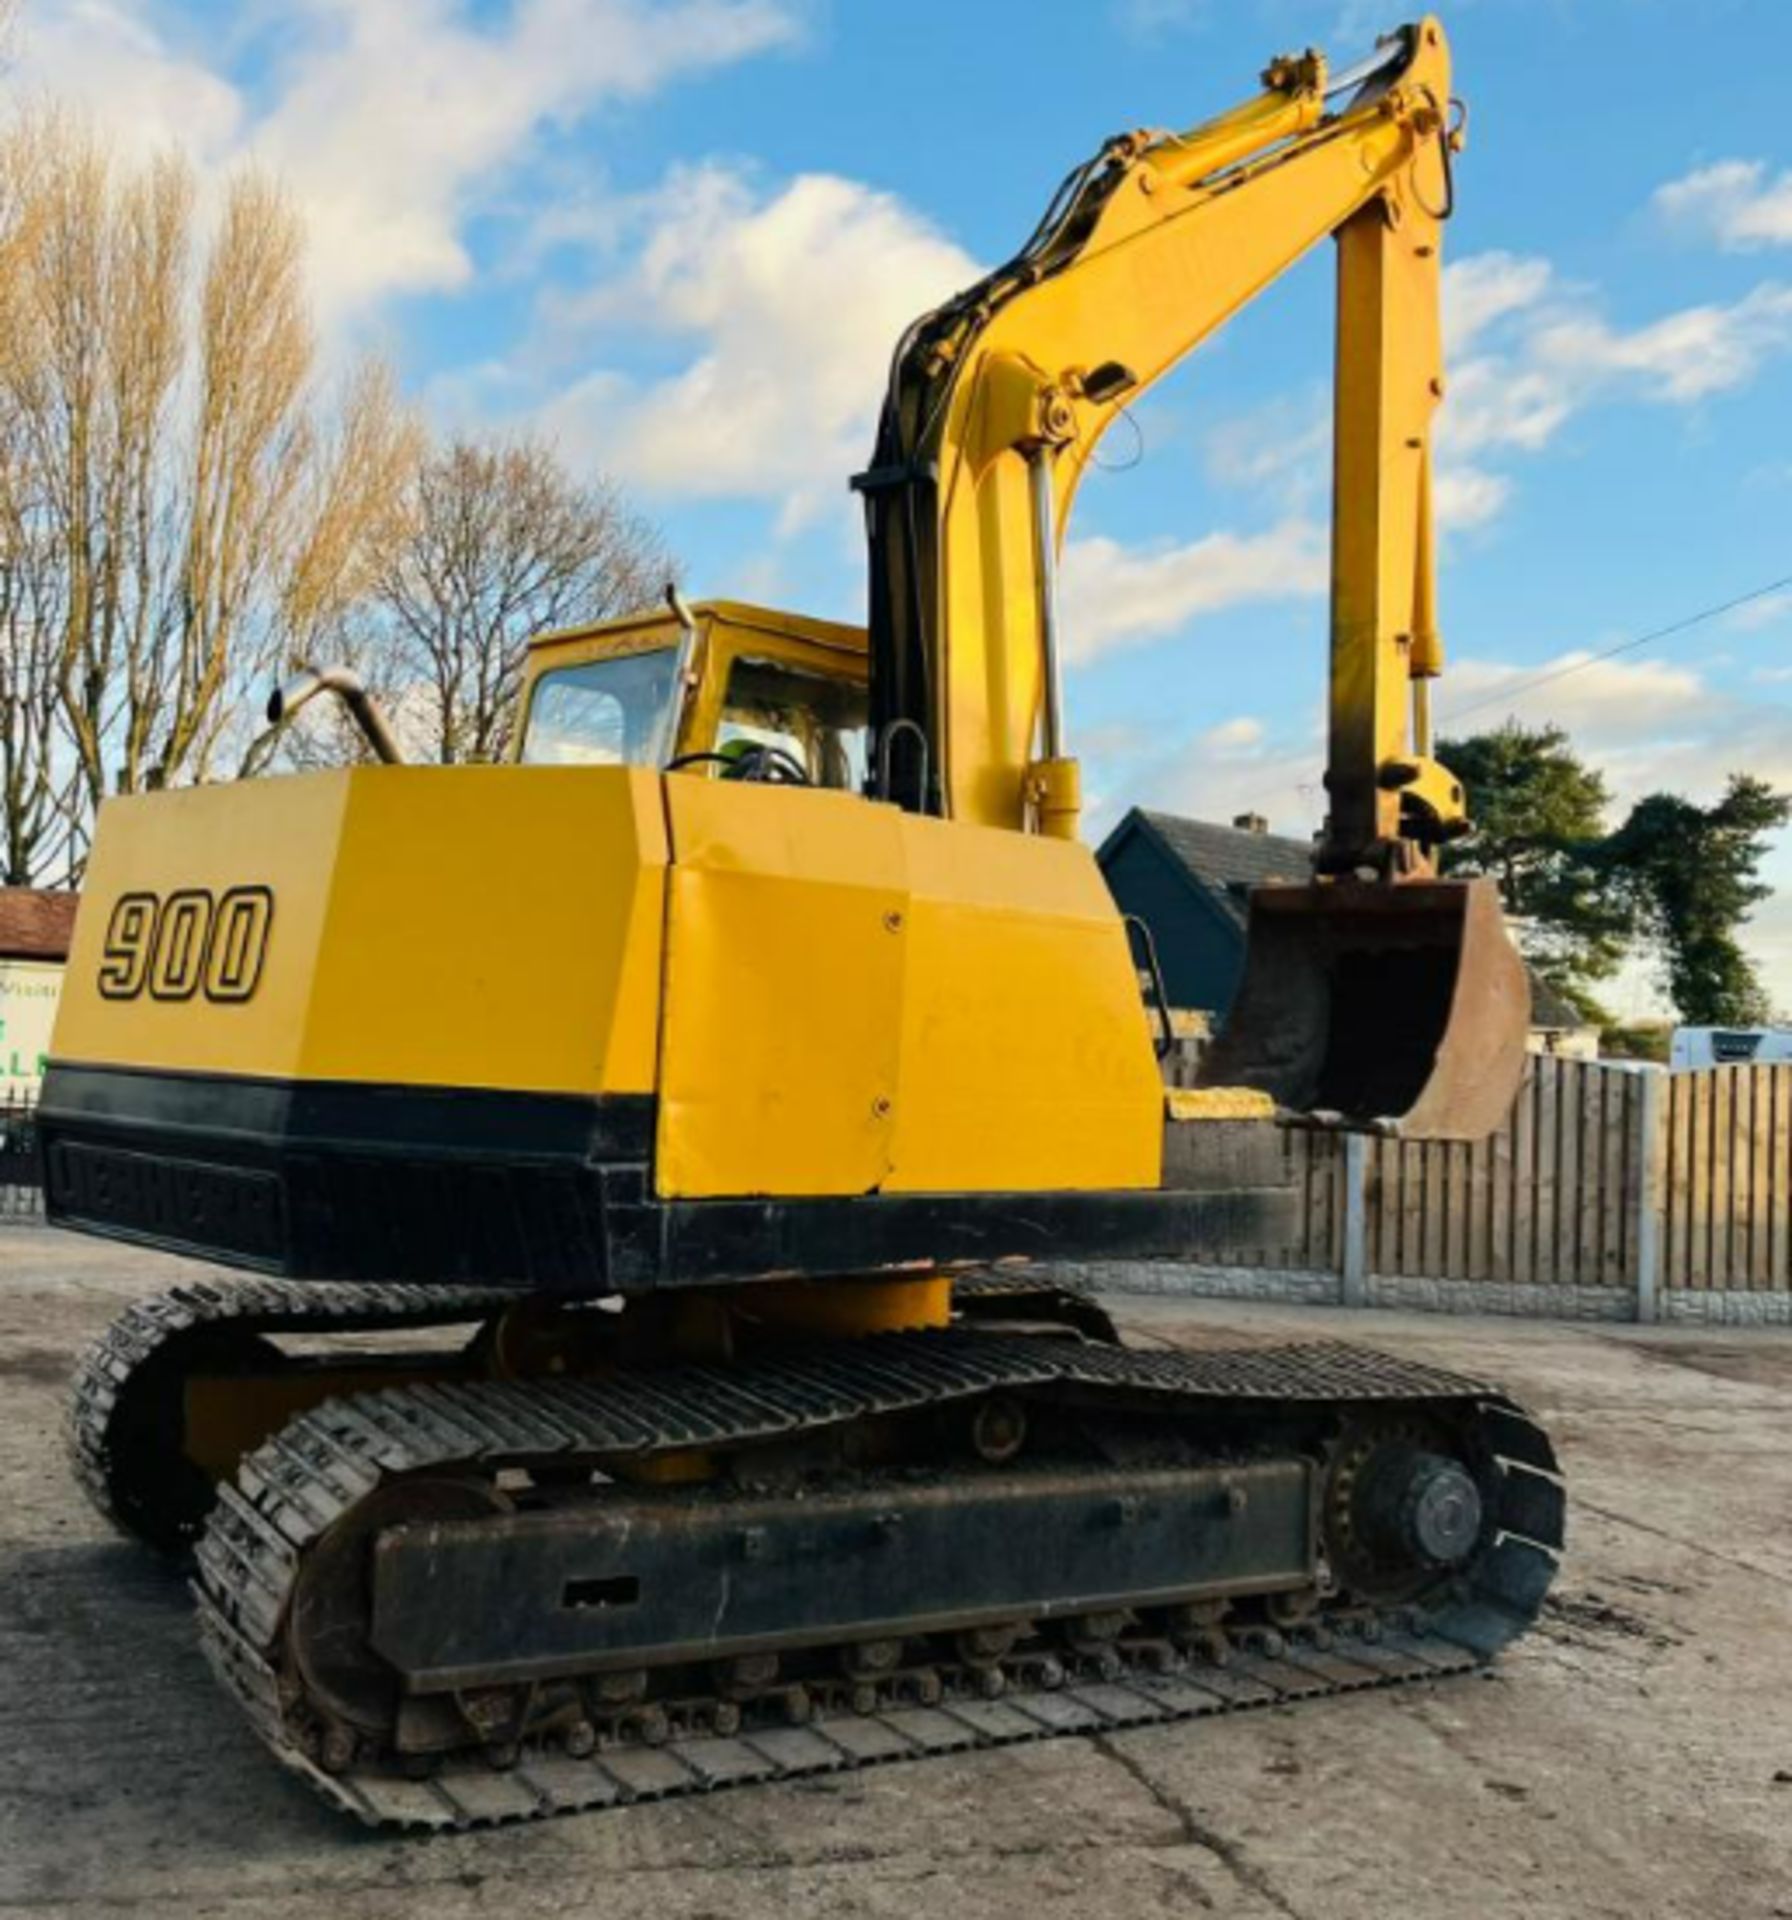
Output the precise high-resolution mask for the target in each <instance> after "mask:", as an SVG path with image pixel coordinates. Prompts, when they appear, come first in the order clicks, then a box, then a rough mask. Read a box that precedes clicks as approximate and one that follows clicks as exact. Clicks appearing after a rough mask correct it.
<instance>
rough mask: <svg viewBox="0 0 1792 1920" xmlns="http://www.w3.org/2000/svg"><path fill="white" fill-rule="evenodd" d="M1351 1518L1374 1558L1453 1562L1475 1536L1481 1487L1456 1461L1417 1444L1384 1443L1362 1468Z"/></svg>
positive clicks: (1436, 1564)
mask: <svg viewBox="0 0 1792 1920" xmlns="http://www.w3.org/2000/svg"><path fill="white" fill-rule="evenodd" d="M1356 1513H1357V1524H1358V1526H1359V1527H1360V1528H1361V1529H1362V1535H1363V1540H1364V1543H1365V1545H1367V1547H1368V1548H1369V1550H1370V1552H1372V1553H1373V1554H1374V1555H1375V1556H1376V1557H1377V1558H1378V1559H1381V1560H1387V1561H1405V1562H1407V1563H1409V1564H1412V1565H1416V1566H1421V1567H1436V1568H1444V1567H1459V1566H1461V1564H1462V1563H1463V1561H1465V1560H1466V1559H1467V1558H1468V1557H1469V1555H1470V1554H1471V1553H1473V1552H1474V1550H1475V1547H1476V1545H1477V1544H1478V1543H1479V1541H1480V1538H1481V1522H1482V1518H1483V1505H1482V1500H1481V1489H1480V1488H1479V1487H1477V1486H1476V1485H1475V1483H1474V1480H1473V1478H1472V1477H1471V1476H1470V1474H1469V1471H1468V1469H1467V1468H1466V1467H1464V1466H1463V1465H1462V1464H1461V1463H1460V1462H1459V1461H1455V1460H1451V1459H1449V1458H1447V1457H1446V1456H1445V1455H1443V1454H1440V1453H1429V1452H1426V1451H1424V1450H1422V1449H1420V1448H1417V1447H1390V1448H1387V1449H1385V1450H1384V1451H1383V1452H1382V1453H1381V1454H1379V1455H1378V1456H1377V1457H1376V1458H1375V1459H1373V1460H1371V1461H1370V1463H1369V1465H1368V1466H1367V1467H1366V1468H1365V1469H1364V1472H1363V1476H1362V1480H1361V1483H1360V1485H1359V1487H1358V1489H1357V1496H1356Z"/></svg>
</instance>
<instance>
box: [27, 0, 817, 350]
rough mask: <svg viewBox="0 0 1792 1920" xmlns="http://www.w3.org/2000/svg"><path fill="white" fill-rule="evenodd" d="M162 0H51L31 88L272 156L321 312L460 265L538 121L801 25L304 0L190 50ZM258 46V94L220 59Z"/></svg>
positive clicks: (603, 7)
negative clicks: (173, 40) (475, 221)
mask: <svg viewBox="0 0 1792 1920" xmlns="http://www.w3.org/2000/svg"><path fill="white" fill-rule="evenodd" d="M155 18H156V16H155V15H154V14H153V13H152V12H151V10H150V8H149V7H148V5H147V4H145V0H46V3H45V4H44V5H43V6H41V7H40V8H39V9H38V10H37V11H35V12H34V13H33V15H32V16H31V18H30V22H29V25H28V30H27V33H26V35H25V41H24V47H23V53H22V59H21V76H20V77H21V81H22V84H23V88H24V91H25V92H26V94H27V95H29V94H30V93H32V92H38V91H41V92H45V93H50V94H53V95H54V96H55V97H57V98H59V99H61V100H64V101H66V102H68V103H70V104H72V105H75V106H77V107H79V108H81V109H83V110H85V111H86V112H88V113H89V114H91V115H92V117H93V118H94V120H95V121H96V123H97V124H100V125H102V126H103V127H105V128H107V129H110V130H116V131H117V132H118V133H119V135H120V137H122V138H124V139H126V140H128V141H130V142H131V143H132V144H134V145H155V144H163V143H168V142H173V143H175V144H179V145H181V146H183V147H184V148H186V150H187V151H188V152H189V153H191V154H192V155H193V157H194V158H195V160H196V161H198V162H199V163H200V164H201V165H202V166H207V167H209V166H211V165H213V164H215V163H219V162H224V161H228V160H231V159H236V158H240V157H242V156H244V155H254V156H255V157H257V158H260V159H262V160H265V161H266V162H267V163H268V164H269V165H270V166H271V167H272V168H273V169H274V170H275V171H277V172H278V173H279V174H280V175H281V177H282V178H283V179H285V180H286V181H287V182H288V184H289V185H290V186H291V188H292V190H293V193H294V196H295V198H296V199H297V201H298V203H299V205H300V207H301V208H302V209H303V211H304V213H305V215H306V217H307V220H308V222H309V226H310V231H311V239H312V291H313V297H314V299H315V300H316V302H317V304H318V307H319V309H320V312H321V313H322V315H323V316H324V318H325V319H326V321H330V320H340V319H348V318H352V317H354V316H356V315H359V314H363V313H365V312H366V311H367V310H368V309H369V308H370V307H373V306H375V305H377V303H379V302H380V301H382V300H385V299H388V298H390V297H391V296H393V295H398V294H411V293H422V292H440V291H444V290H452V289H454V288H457V287H460V286H463V285H465V284H466V282H467V281H468V279H469V278H470V276H471V273H472V262H471V258H470V255H469V253H468V250H467V242H466V237H465V228H466V225H467V222H468V220H469V218H470V217H471V215H472V214H473V213H474V212H476V211H478V210H480V209H481V208H483V207H485V206H487V205H489V204H491V203H492V202H493V200H494V199H495V197H496V196H497V195H498V194H499V193H500V192H501V191H502V190H503V189H504V188H505V187H506V186H509V185H513V184H514V181H513V180H512V178H511V175H512V172H513V170H514V169H516V168H518V167H519V166H522V165H525V164H526V163H527V162H529V161H530V160H531V159H532V158H533V157H534V156H535V154H536V152H537V150H538V147H539V144H540V142H541V141H542V140H543V139H544V138H546V137H547V136H550V135H552V134H553V133H555V132H558V131H564V130H566V129H567V128H570V127H572V126H574V125H576V124H577V123H578V122H580V121H582V120H584V119H586V118H587V117H589V116H590V115H591V114H593V113H595V112H597V111H599V110H601V109H602V108H603V107H605V106H607V105H610V104H613V103H615V102H619V101H624V100H633V99H638V98H641V97H642V96H644V95H646V94H649V93H651V92H653V91H655V90H656V89H658V88H660V87H663V86H665V85H667V84H668V83H670V82H671V81H673V80H675V79H677V78H678V77H679V76H681V75H684V74H688V73H694V72H699V71H702V70H703V69H705V68H709V67H714V66H718V65H722V64H725V63H728V62H731V61H736V60H740V59H743V58H745V57H747V56H748V55H751V54H755V53H759V52H763V51H765V50H766V49H769V48H772V47H775V46H778V45H781V44H783V43H785V42H787V41H788V40H790V39H791V38H792V37H793V35H794V33H795V25H794V21H793V18H792V16H791V14H790V13H789V12H788V11H787V10H786V9H785V8H784V7H783V6H782V5H780V4H778V0H509V4H507V5H504V6H501V7H499V8H496V9H490V8H476V7H475V6H474V5H473V3H472V0H297V3H296V4H295V5H293V6H292V7H290V8H288V9H287V10H286V11H285V12H284V13H283V14H282V15H281V16H280V32H279V35H278V37H277V38H274V39H271V40H270V41H269V43H268V46H267V47H266V48H263V47H260V46H259V45H254V46H252V45H250V44H249V43H247V42H245V43H242V44H237V45H231V44H228V43H227V44H225V45H224V46H222V47H217V48H207V49H205V50H204V51H203V54H202V52H201V50H199V49H191V50H183V49H180V48H177V47H174V46H172V45H171V44H170V43H169V41H168V39H167V37H166V36H165V35H164V34H163V33H162V32H161V31H159V30H158V28H157V26H156V25H155V24H154V21H155ZM240 30H242V31H247V30H246V29H240ZM250 52H253V53H258V54H261V55H263V56H264V57H266V58H268V59H269V60H270V62H271V64H270V65H269V67H268V69H267V71H266V73H265V74H258V89H257V91H258V95H265V97H266V105H265V107H264V108H262V110H261V111H259V112H255V113H252V112H251V111H250V110H249V105H248V102H249V95H248V94H247V92H246V90H245V89H244V88H243V87H241V86H239V85H238V84H237V83H236V82H235V81H234V80H233V79H232V78H231V77H230V75H229V72H228V70H227V69H228V67H229V64H230V61H231V59H232V57H233V56H236V57H239V58H241V57H243V56H245V55H246V54H247V53H250Z"/></svg>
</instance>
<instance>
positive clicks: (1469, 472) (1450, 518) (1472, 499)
mask: <svg viewBox="0 0 1792 1920" xmlns="http://www.w3.org/2000/svg"><path fill="white" fill-rule="evenodd" d="M1511 497H1512V482H1511V481H1510V480H1508V479H1507V478H1506V476H1505V475H1504V474H1500V473H1488V472H1486V471H1485V470H1484V469H1482V468H1480V467H1475V466H1470V465H1469V464H1468V463H1467V462H1466V461H1456V462H1453V463H1447V462H1440V463H1439V465H1438V469H1437V474H1436V477H1435V478H1434V480H1433V481H1432V502H1431V504H1432V512H1433V513H1434V514H1435V516H1436V519H1437V524H1438V525H1439V526H1440V527H1442V528H1444V529H1445V530H1446V531H1447V530H1451V529H1466V528H1468V527H1481V526H1485V525H1487V523H1488V522H1489V521H1491V520H1497V519H1498V518H1499V516H1500V515H1501V514H1502V513H1503V512H1504V511H1505V508H1506V502H1507V501H1508V500H1509V499H1510V498H1511Z"/></svg>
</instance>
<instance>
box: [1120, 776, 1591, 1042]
mask: <svg viewBox="0 0 1792 1920" xmlns="http://www.w3.org/2000/svg"><path fill="white" fill-rule="evenodd" d="M1134 832H1140V833H1143V834H1145V835H1146V836H1147V837H1148V838H1149V839H1151V840H1152V841H1153V842H1154V843H1155V844H1156V845H1157V846H1158V847H1159V848H1160V849H1161V850H1162V851H1163V853H1164V854H1165V855H1167V857H1168V858H1169V859H1170V860H1171V861H1173V862H1174V863H1175V865H1176V867H1177V869H1178V870H1179V871H1180V872H1181V874H1182V875H1183V877H1184V878H1185V879H1186V880H1187V881H1188V883H1189V884H1190V886H1191V887H1192V888H1193V889H1194V890H1195V891H1196V892H1197V893H1199V894H1200V895H1201V897H1202V898H1203V899H1204V900H1206V901H1207V902H1208V903H1209V904H1210V905H1212V906H1213V907H1215V908H1217V909H1218V910H1219V912H1220V913H1221V914H1222V915H1223V916H1224V917H1225V918H1226V919H1227V920H1229V921H1230V922H1232V924H1233V925H1235V926H1236V927H1237V928H1238V931H1239V933H1240V935H1241V936H1242V935H1243V933H1244V928H1245V919H1246V913H1247V909H1248V906H1249V893H1250V889H1251V888H1252V887H1256V886H1261V885H1262V884H1263V883H1264V882H1265V881H1266V880H1287V881H1293V882H1295V883H1297V884H1298V883H1301V882H1305V881H1308V880H1310V879H1312V877H1313V850H1312V848H1311V847H1310V846H1309V845H1308V844H1307V842H1306V841H1304V840H1290V839H1289V838H1288V837H1287V836H1286V835H1285V834H1279V833H1257V832H1254V831H1253V830H1251V829H1250V828H1247V827H1222V826H1216V825H1215V824H1214V823H1213V822H1212V821H1210V820H1185V819H1184V818H1183V817H1182V816H1181V815H1180V814H1175V813H1153V812H1151V811H1149V810H1148V809H1146V808H1144V807H1134V808H1133V809H1132V810H1131V811H1130V812H1129V813H1128V814H1127V815H1126V817H1125V818H1124V819H1123V820H1122V821H1121V822H1120V824H1119V825H1118V826H1117V827H1116V828H1115V829H1114V831H1113V832H1112V833H1110V834H1109V835H1108V837H1107V839H1106V840H1105V841H1103V843H1102V846H1101V850H1100V852H1099V853H1098V854H1097V855H1096V858H1097V859H1098V860H1100V861H1101V862H1102V864H1103V865H1104V866H1105V865H1106V864H1107V861H1108V860H1109V858H1110V857H1111V856H1112V855H1113V854H1114V853H1116V852H1118V851H1119V849H1120V847H1121V845H1122V844H1123V843H1124V842H1125V840H1126V839H1127V838H1128V837H1129V836H1130V835H1131V834H1133V833H1134ZM1526 972H1527V973H1529V974H1530V982H1531V1025H1532V1026H1533V1027H1543V1028H1554V1029H1569V1028H1574V1027H1583V1026H1585V1025H1586V1024H1587V1023H1586V1021H1585V1020H1583V1019H1582V1018H1581V1016H1580V1015H1579V1014H1578V1013H1577V1012H1576V1011H1575V1010H1574V1008H1573V1007H1571V1006H1570V1005H1569V1004H1568V1002H1567V1001H1566V1000H1564V999H1563V998H1562V996H1561V995H1560V994H1559V993H1557V992H1556V991H1555V989H1554V988H1553V987H1551V986H1550V984H1549V983H1548V982H1547V981H1546V980H1542V979H1540V978H1539V977H1538V976H1537V975H1536V974H1535V973H1532V972H1530V969H1529V968H1527V969H1526Z"/></svg>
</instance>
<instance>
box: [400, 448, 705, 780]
mask: <svg viewBox="0 0 1792 1920" xmlns="http://www.w3.org/2000/svg"><path fill="white" fill-rule="evenodd" d="M671 573H672V563H671V561H670V559H669V558H668V556H667V553H666V550H665V547H664V546H663V544H662V543H661V540H660V537H659V535H658V534H657V533H656V532H655V531H654V530H653V529H652V528H651V527H650V526H649V525H648V524H647V523H646V522H645V521H643V520H642V519H640V518H639V517H638V516H637V515H636V514H634V513H633V512H632V511H630V509H629V508H628V507H627V506H626V505H625V504H624V503H623V501H622V499H621V497H620V495H619V494H618V493H617V492H616V490H615V489H614V488H613V487H612V486H610V485H609V484H608V483H607V482H602V481H599V482H596V483H593V484H583V483H581V482H579V481H577V480H575V479H574V478H573V477H572V476H571V475H570V474H569V473H568V472H567V471H566V469H565V467H564V466H562V464H561V463H560V461H559V459H558V458H557V456H556V455H555V453H554V452H553V450H552V449H551V448H550V447H548V446H546V445H544V444H543V443H541V442H540V441H537V440H517V441H504V442H494V443H484V442H478V441H473V440H467V439H455V440H452V441H450V442H448V443H447V444H446V445H445V446H443V447H441V448H440V449H438V450H437V451H436V452H434V453H433V454H431V456H430V457H429V458H428V459H426V460H425V461H424V462H423V464H422V466H421V467H420V468H419V470H418V472H417V476H416V479H415V482H414V484H413V487H412V491H411V499H410V515H409V521H408V525H407V528H406V531H405V535H404V537H403V539H402V540H401V542H400V543H399V545H398V547H397V549H396V550H395V552H394V554H393V557H392V559H391V561H390V562H389V564H388V565H386V566H385V567H384V568H383V569H382V570H381V572H380V575H379V579H378V582H377V584H376V586H375V588H374V592H373V596H372V605H373V608H374V614H375V621H374V629H373V631H372V633H371V634H369V635H368V636H367V638H368V642H369V644H368V646H367V648H366V654H367V655H371V656H372V661H371V664H370V665H369V666H368V668H367V671H368V673H369V677H370V679H372V680H373V681H374V682H375V683H376V684H379V685H382V686H383V687H384V689H385V691H386V692H387V694H388V697H389V698H391V699H393V700H394V702H395V704H396V706H397V709H398V712H399V715H400V719H401V722H402V723H404V725H405V728H406V731H407V732H409V733H410V734H411V735H412V736H418V735H420V736H421V741H422V743H423V744H425V745H426V750H427V752H428V754H429V756H430V757H431V758H432V759H436V760H440V761H442V762H444V763H452V762H456V761H469V760H495V759H498V758H499V757H501V756H502V754H503V752H504V750H505V747H506V745H507V744H508V740H509V730H510V723H511V715H512V711H513V709H514V706H515V702H516V695H517V688H518V685H519V682H520V680H521V677H522V667H523V655H524V649H525V647H526V644H527V642H528V640H529V637H530V636H531V635H532V634H535V633H540V632H542V631H544V630H546V629H548V628H551V627H556V626H563V625H568V624H571V623H574V622H583V621H587V620H602V619H607V618H609V617H611V616H612V615H615V614H619V613H626V612H629V611H631V610H633V609H634V608H637V607H642V606H646V605H648V604H649V603H650V602H652V601H653V600H655V599H656V598H657V597H658V595H659V592H660V589H661V588H662V587H663V586H664V584H665V582H666V580H667V579H668V578H669V577H671ZM365 657H366V655H364V658H365Z"/></svg>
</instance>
